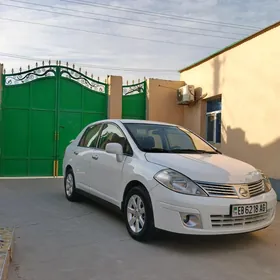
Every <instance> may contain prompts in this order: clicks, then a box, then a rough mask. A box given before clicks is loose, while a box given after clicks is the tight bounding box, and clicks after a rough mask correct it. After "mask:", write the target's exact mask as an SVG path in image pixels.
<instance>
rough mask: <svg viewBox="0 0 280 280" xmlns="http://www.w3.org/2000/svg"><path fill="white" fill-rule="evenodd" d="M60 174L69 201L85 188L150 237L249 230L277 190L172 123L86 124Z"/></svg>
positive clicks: (258, 225) (266, 212)
mask: <svg viewBox="0 0 280 280" xmlns="http://www.w3.org/2000/svg"><path fill="white" fill-rule="evenodd" d="M63 176H64V189H65V195H66V198H67V199H68V200H69V201H71V202H74V201H78V200H80V199H81V198H82V197H83V196H84V195H85V194H86V195H90V196H91V197H94V198H98V200H101V201H105V202H107V203H109V204H110V205H112V206H114V207H116V208H117V209H118V210H120V211H121V212H122V214H123V217H124V221H125V224H126V228H127V230H128V233H129V234H130V236H131V237H132V238H133V239H135V240H137V241H147V240H149V239H151V238H152V237H153V236H154V233H155V232H156V230H157V229H160V230H165V231H169V232H174V233H180V234H192V235H223V234H238V233H248V232H253V231H257V230H261V229H264V228H266V227H268V226H269V225H270V224H271V223H272V222H273V220H274V218H275V208H276V203H277V199H276V193H275V191H274V190H273V188H272V186H271V183H270V181H269V178H268V177H267V176H266V175H265V174H264V173H263V172H262V171H261V170H258V169H256V168H255V167H253V166H251V165H250V164H248V163H245V162H242V161H240V160H237V159H234V158H231V157H229V156H226V155H223V154H222V153H221V152H220V151H219V150H217V149H216V148H215V147H214V146H213V145H211V144H210V143H208V142H207V141H205V140H204V139H203V138H201V137H200V136H199V135H197V134H195V133H193V132H192V131H190V130H188V129H186V128H184V127H181V126H178V125H175V124H168V123H160V122H152V121H142V120H124V119H119V120H112V119H108V120H103V121H97V122H94V123H91V124H89V125H87V126H86V127H85V128H84V129H83V130H82V131H81V132H80V133H79V135H78V136H77V137H76V139H74V140H72V141H71V143H70V144H69V145H68V147H67V148H66V150H65V155H64V160H63Z"/></svg>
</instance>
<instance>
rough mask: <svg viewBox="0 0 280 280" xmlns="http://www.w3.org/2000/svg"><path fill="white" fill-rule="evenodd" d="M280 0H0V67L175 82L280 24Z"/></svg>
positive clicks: (101, 77) (15, 69)
mask: <svg viewBox="0 0 280 280" xmlns="http://www.w3.org/2000/svg"><path fill="white" fill-rule="evenodd" d="M279 15H280V0H262V1H260V0H246V1H245V0H184V1H183V0H138V1H136V0H48V1H43V0H22V1H21V0H0V30H1V32H0V63H3V64H4V68H5V69H6V71H7V72H11V69H12V68H14V71H18V70H19V68H20V67H21V68H22V69H27V66H28V65H31V67H32V66H35V63H36V61H38V63H41V62H42V60H44V61H48V60H51V61H52V62H53V63H54V62H55V61H56V60H60V61H61V62H62V63H63V64H65V63H66V62H69V64H71V65H72V64H73V63H75V65H76V67H81V69H82V71H83V72H84V71H87V72H88V73H90V74H93V75H94V77H100V79H101V80H104V79H105V78H106V77H107V75H119V76H123V79H124V83H125V82H126V81H128V82H131V81H132V80H134V81H137V80H138V79H140V80H143V78H144V77H146V78H161V79H168V80H178V79H179V73H178V70H179V69H181V68H184V67H186V66H188V65H190V64H192V63H194V62H196V61H198V60H200V59H202V58H204V57H206V56H208V55H210V54H212V53H214V52H216V51H218V50H220V49H222V48H224V47H226V46H228V45H230V44H232V43H234V42H236V41H239V40H240V39H242V38H245V37H247V36H248V35H250V34H253V33H255V32H257V31H258V30H260V29H262V28H265V27H267V26H268V25H271V24H273V23H275V22H277V21H278V20H279V18H280V16H279Z"/></svg>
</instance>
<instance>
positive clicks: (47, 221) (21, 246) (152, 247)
mask: <svg viewBox="0 0 280 280" xmlns="http://www.w3.org/2000/svg"><path fill="white" fill-rule="evenodd" d="M0 223H1V226H16V229H15V241H16V243H15V247H14V258H13V262H12V265H11V266H10V271H9V280H78V279H83V280H101V279H102V280H108V279H110V280H117V279H118V280H130V279H133V280H140V279H141V280H142V279H149V280H159V279H160V280H173V279H174V280H175V279H176V280H181V279H188V280H225V279H227V280H237V279H238V280H244V279H248V280H252V279H254V280H260V279H262V280H263V279H266V280H270V279H271V280H272V279H275V280H276V279H279V277H280V265H279V259H280V238H279V236H280V234H279V233H280V203H278V205H277V215H276V220H275V222H274V223H273V225H272V226H270V227H269V228H268V229H265V230H263V231H259V232H256V233H250V234H244V235H234V236H222V237H221V236H212V237H196V236H183V235H176V234H171V233H161V234H159V235H158V237H157V239H156V240H155V241H153V242H152V243H150V244H142V243H138V242H136V241H134V240H132V239H131V238H130V237H129V235H128V233H127V231H126V229H125V225H124V223H123V221H122V219H121V218H120V217H119V216H118V215H117V214H116V213H114V212H112V211H110V210H108V209H106V208H104V207H102V206H99V205H97V204H96V203H93V202H90V201H88V200H85V201H83V202H80V203H70V202H68V201H67V200H66V199H65V197H64V193H63V186H62V180H61V179H31V180H29V179H24V180H0Z"/></svg>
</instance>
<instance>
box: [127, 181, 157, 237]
mask: <svg viewBox="0 0 280 280" xmlns="http://www.w3.org/2000/svg"><path fill="white" fill-rule="evenodd" d="M139 198H140V200H139ZM139 202H140V203H139ZM137 203H139V204H137ZM132 206H133V207H134V208H135V206H136V208H135V209H133V207H132ZM143 207H144V215H143ZM132 210H133V211H132ZM123 212H124V213H123V214H124V219H125V224H126V228H127V231H128V233H129V235H130V236H131V237H132V238H133V239H135V240H137V241H140V242H145V241H150V240H151V239H153V237H154V234H155V226H154V214H153V208H152V202H151V199H150V196H149V194H148V193H147V191H146V190H145V189H144V188H143V187H141V186H137V187H133V188H132V189H131V190H129V192H128V193H127V195H126V197H125V202H124V211H123ZM133 217H134V218H133ZM141 217H142V219H141ZM134 221H135V223H134ZM143 221H144V223H143Z"/></svg>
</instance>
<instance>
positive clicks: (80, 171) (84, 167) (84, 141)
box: [73, 124, 102, 192]
mask: <svg viewBox="0 0 280 280" xmlns="http://www.w3.org/2000/svg"><path fill="white" fill-rule="evenodd" d="M101 127H102V124H96V125H93V126H90V127H88V129H87V130H86V131H85V133H84V135H83V136H82V138H81V140H80V142H79V143H78V146H77V147H76V149H74V151H73V152H74V162H75V164H74V166H75V167H74V168H75V178H76V184H77V185H78V188H81V189H83V190H84V191H87V192H90V191H91V189H90V179H89V173H90V172H91V161H92V156H93V154H94V150H95V148H96V144H97V140H98V136H99V133H100V129H101Z"/></svg>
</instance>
